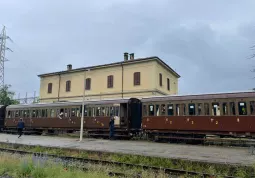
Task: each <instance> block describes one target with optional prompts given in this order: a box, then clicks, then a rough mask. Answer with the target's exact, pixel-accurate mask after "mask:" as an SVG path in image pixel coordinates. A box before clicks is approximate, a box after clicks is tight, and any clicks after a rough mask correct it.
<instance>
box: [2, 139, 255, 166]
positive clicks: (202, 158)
mask: <svg viewBox="0 0 255 178" xmlns="http://www.w3.org/2000/svg"><path fill="white" fill-rule="evenodd" d="M78 140H79V139H78V138H63V137H56V136H54V137H51V136H31V135H23V136H22V137H21V138H18V136H17V135H9V134H0V142H2V143H18V144H24V145H33V146H36V145H39V146H46V147H61V148H70V149H83V150H88V151H100V152H111V153H124V154H134V155H144V156H153V157H164V158H172V159H183V160H191V161H199V162H208V163H221V164H222V163H223V164H242V165H252V164H254V163H255V155H252V154H251V153H250V152H249V148H237V147H219V146H218V147H217V146H200V145H183V144H169V143H154V142H147V141H130V140H128V141H127V140H101V139H91V138H84V139H83V141H82V142H79V141H78Z"/></svg>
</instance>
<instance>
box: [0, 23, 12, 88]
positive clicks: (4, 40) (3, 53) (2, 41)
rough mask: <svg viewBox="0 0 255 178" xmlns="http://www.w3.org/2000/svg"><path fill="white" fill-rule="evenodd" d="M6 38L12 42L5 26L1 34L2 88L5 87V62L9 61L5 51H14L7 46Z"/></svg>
mask: <svg viewBox="0 0 255 178" xmlns="http://www.w3.org/2000/svg"><path fill="white" fill-rule="evenodd" d="M6 40H10V41H11V42H12V40H11V38H10V37H9V36H7V35H6V30H5V26H4V27H3V29H2V32H1V34H0V88H3V87H4V63H5V62H6V61H8V60H7V59H6V58H5V51H6V50H7V51H11V52H13V51H12V50H11V49H10V48H8V47H6Z"/></svg>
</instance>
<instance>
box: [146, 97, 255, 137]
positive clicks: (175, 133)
mask: <svg viewBox="0 0 255 178" xmlns="http://www.w3.org/2000/svg"><path fill="white" fill-rule="evenodd" d="M141 101H142V103H143V108H142V110H143V118H142V128H143V130H144V131H145V132H146V133H147V134H148V136H149V137H150V138H152V139H160V138H167V139H169V138H171V139H187V138H190V139H193V138H194V137H195V139H204V138H205V137H206V135H209V134H212V135H220V136H221V137H222V136H231V137H232V136H234V137H241V136H245V137H254V136H255V92H236V93H219V94H203V95H186V96H185V95H183V96H163V97H150V98H143V99H142V100H141Z"/></svg>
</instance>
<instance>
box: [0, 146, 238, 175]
mask: <svg viewBox="0 0 255 178" xmlns="http://www.w3.org/2000/svg"><path fill="white" fill-rule="evenodd" d="M0 151H2V152H8V153H18V154H20V155H27V154H29V155H34V156H41V157H52V158H58V159H61V160H65V161H79V162H82V163H94V164H108V165H111V164H113V165H117V166H127V167H136V168H142V169H144V170H154V171H163V172H164V173H166V174H170V175H193V176H194V175H196V176H197V175H198V176H201V177H204V178H207V177H214V176H221V177H224V178H235V177H233V176H225V175H212V174H209V173H203V172H195V171H187V170H182V169H172V168H162V167H156V166H148V165H141V164H131V163H124V162H116V161H107V160H99V159H89V158H79V157H71V156H59V155H55V154H45V153H39V152H31V151H23V150H16V149H8V148H0ZM113 174H114V172H113ZM117 174H118V173H117ZM120 174H121V173H120Z"/></svg>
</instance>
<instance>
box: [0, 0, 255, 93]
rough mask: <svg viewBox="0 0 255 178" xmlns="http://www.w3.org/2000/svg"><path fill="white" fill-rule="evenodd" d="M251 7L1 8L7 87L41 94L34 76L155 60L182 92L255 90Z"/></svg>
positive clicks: (16, 4)
mask: <svg viewBox="0 0 255 178" xmlns="http://www.w3.org/2000/svg"><path fill="white" fill-rule="evenodd" d="M254 5H255V2H254V1H252V0H249V1H248V0H247V1H242V2H241V1H238V0H234V1H230V0H226V1H220V0H214V1H202V0H194V1H192V2H191V1H186V0H185V1H184V0H178V1H177V0H172V1H169V0H162V1H159V2H156V1H152V0H149V1H148V0H147V1H145V0H139V1H138V0H132V1H131V0H125V1H117V0H112V1H82V0H76V1H72V2H71V1H70V2H68V1H64V2H63V1H60V0H55V1H50V0H45V1H32V0H26V1H22V2H21V1H18V0H10V1H8V2H3V1H2V2H0V21H1V23H3V24H5V25H6V26H7V32H8V34H9V35H10V36H11V37H12V38H13V40H14V43H13V44H12V43H8V45H9V46H10V47H11V48H12V49H13V50H14V51H15V52H14V53H8V54H7V57H8V58H9V59H10V60H11V61H10V62H8V63H6V82H7V83H10V84H12V85H13V90H15V91H16V92H17V93H19V92H20V93H21V94H23V95H24V94H25V92H26V91H27V92H29V93H31V94H32V93H33V91H34V90H36V91H39V78H38V77H37V74H40V73H46V72H53V71H58V70H63V69H65V65H66V64H68V63H72V64H73V66H74V67H81V66H89V65H96V64H102V63H109V62H114V61H120V60H122V54H123V52H125V51H127V52H135V55H136V57H145V56H154V55H157V56H159V57H160V58H162V59H163V60H165V61H166V62H167V63H168V64H169V65H170V66H171V67H172V68H174V69H176V70H177V72H178V73H180V75H181V76H182V78H181V79H180V87H179V88H180V93H200V92H219V91H232V90H246V89H250V88H253V87H254V85H253V83H254V81H253V80H252V79H251V78H252V77H253V74H252V73H251V72H249V71H250V69H251V66H252V64H253V63H254V62H255V61H252V60H246V57H247V56H248V55H249V54H251V51H250V50H249V47H250V46H251V45H252V44H253V43H255V39H254V37H253V36H254V35H253V34H254V25H255V23H254V20H253V19H254V15H255V12H254V10H253V7H254Z"/></svg>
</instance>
